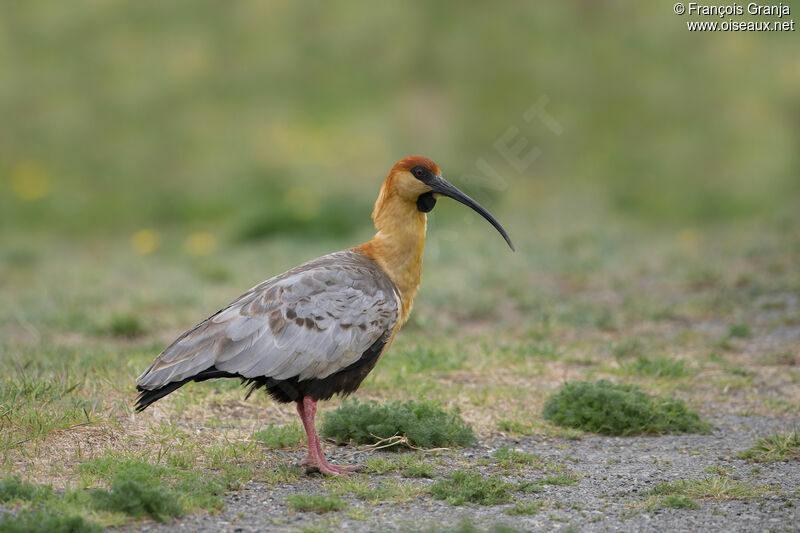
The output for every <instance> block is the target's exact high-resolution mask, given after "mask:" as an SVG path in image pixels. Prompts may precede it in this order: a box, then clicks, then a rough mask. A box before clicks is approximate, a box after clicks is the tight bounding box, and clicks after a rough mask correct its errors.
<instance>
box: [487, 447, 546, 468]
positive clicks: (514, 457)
mask: <svg viewBox="0 0 800 533" xmlns="http://www.w3.org/2000/svg"><path fill="white" fill-rule="evenodd" d="M492 456H493V457H494V459H495V461H496V462H497V464H498V465H500V466H502V467H503V468H508V469H512V468H517V467H520V466H526V465H533V464H542V461H541V459H540V458H539V457H537V456H535V455H533V454H530V453H524V452H520V451H518V450H515V449H514V448H512V447H511V446H504V447H503V448H500V449H498V450H495V452H494V453H493V454H492Z"/></svg>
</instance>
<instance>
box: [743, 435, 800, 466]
mask: <svg viewBox="0 0 800 533" xmlns="http://www.w3.org/2000/svg"><path fill="white" fill-rule="evenodd" d="M737 457H739V458H740V459H746V460H748V461H753V462H759V463H771V462H775V461H800V432H798V430H797V428H795V429H793V430H792V431H787V432H777V433H774V434H772V435H769V436H768V437H764V438H763V439H758V440H757V441H756V443H755V444H754V445H753V447H752V448H748V449H747V450H742V451H740V452H739V453H738V454H737Z"/></svg>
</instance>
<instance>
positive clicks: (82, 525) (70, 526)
mask: <svg viewBox="0 0 800 533" xmlns="http://www.w3.org/2000/svg"><path fill="white" fill-rule="evenodd" d="M38 531H41V532H45V531H46V532H47V533H100V532H101V531H103V528H102V527H100V526H99V525H97V524H93V523H91V522H88V521H86V520H85V519H84V518H83V517H82V516H80V515H66V514H63V513H60V512H54V511H43V510H38V511H33V512H21V513H19V514H18V515H16V516H13V515H11V514H4V515H3V518H2V519H0V533H33V532H38Z"/></svg>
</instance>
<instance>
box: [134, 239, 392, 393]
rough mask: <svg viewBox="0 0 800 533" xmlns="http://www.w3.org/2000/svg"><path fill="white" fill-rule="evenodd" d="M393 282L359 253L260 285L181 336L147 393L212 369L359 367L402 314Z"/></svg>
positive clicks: (285, 373)
mask: <svg viewBox="0 0 800 533" xmlns="http://www.w3.org/2000/svg"><path fill="white" fill-rule="evenodd" d="M398 306H399V296H398V295H397V291H396V289H395V287H394V285H393V284H392V282H391V280H390V279H389V277H388V276H387V275H386V274H385V273H384V272H383V271H382V270H381V269H380V268H379V267H378V266H377V265H376V264H375V263H374V262H372V261H371V260H370V259H369V258H367V257H365V256H364V255H363V254H361V253H360V252H358V251H356V250H346V251H344V252H337V253H335V254H330V255H327V256H323V257H321V258H319V259H316V260H314V261H311V262H309V263H306V264H304V265H301V266H299V267H297V268H294V269H292V270H290V271H288V272H286V273H284V274H281V275H280V276H277V277H274V278H272V279H269V280H267V281H265V282H263V283H261V284H260V285H257V286H256V287H253V288H252V289H250V290H249V291H247V292H246V293H245V294H243V295H242V296H241V297H239V298H238V299H237V300H236V301H235V302H233V303H232V304H231V305H229V306H228V307H226V308H224V309H222V310H221V311H219V312H218V313H217V314H215V315H214V316H212V317H210V318H208V319H206V320H205V321H203V322H201V323H200V324H198V325H197V326H195V327H194V328H193V329H191V330H189V331H187V332H186V333H184V334H183V335H181V337H179V338H178V339H177V340H176V341H175V342H174V343H173V344H172V345H170V346H169V347H168V348H167V349H166V350H164V351H163V352H162V353H161V355H159V356H158V358H156V360H155V362H154V363H153V364H152V365H151V366H150V368H148V369H147V370H146V371H145V372H144V374H142V375H141V376H140V377H139V379H138V385H139V386H140V387H142V388H144V389H147V390H153V389H156V388H159V387H163V386H164V385H166V384H168V383H172V382H175V381H180V380H184V379H187V378H191V377H192V376H193V375H196V374H197V373H199V372H202V371H204V370H206V369H208V368H210V367H212V366H215V367H216V368H217V369H218V370H222V371H225V372H230V373H232V374H238V375H240V376H242V377H245V378H252V377H261V376H267V377H272V378H274V379H288V378H292V377H297V378H298V379H299V380H301V381H303V380H307V379H312V378H318V379H321V378H325V377H327V376H329V375H330V374H333V373H334V372H336V371H338V370H341V369H343V368H345V367H346V366H348V365H350V364H352V363H354V362H356V361H357V360H358V359H359V358H360V357H361V356H362V354H363V353H364V352H365V351H366V350H367V348H369V347H370V346H371V345H372V344H373V343H374V342H375V341H376V340H377V339H378V338H379V337H380V336H381V335H384V334H385V333H387V332H389V331H391V330H392V328H393V327H394V325H395V323H396V322H397V317H398Z"/></svg>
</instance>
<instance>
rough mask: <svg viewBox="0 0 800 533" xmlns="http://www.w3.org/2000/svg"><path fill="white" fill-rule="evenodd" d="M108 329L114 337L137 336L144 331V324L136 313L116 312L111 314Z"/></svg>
mask: <svg viewBox="0 0 800 533" xmlns="http://www.w3.org/2000/svg"><path fill="white" fill-rule="evenodd" d="M108 331H109V333H111V334H112V335H113V336H115V337H138V336H139V335H141V334H142V333H144V326H142V322H141V320H139V317H137V316H136V315H133V314H129V313H117V314H113V315H111V320H110V322H109V323H108Z"/></svg>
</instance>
